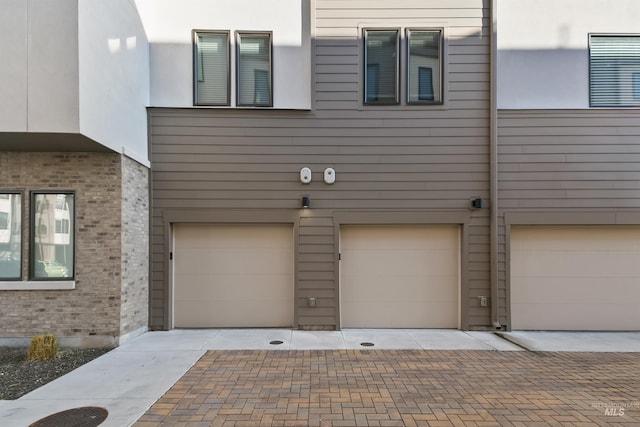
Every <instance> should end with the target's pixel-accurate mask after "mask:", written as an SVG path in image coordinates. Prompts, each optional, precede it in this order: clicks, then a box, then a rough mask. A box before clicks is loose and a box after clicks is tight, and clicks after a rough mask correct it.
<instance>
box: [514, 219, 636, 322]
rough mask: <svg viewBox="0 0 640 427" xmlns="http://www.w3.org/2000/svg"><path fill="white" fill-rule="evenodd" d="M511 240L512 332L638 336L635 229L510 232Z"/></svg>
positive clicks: (524, 230) (518, 230) (562, 229)
mask: <svg viewBox="0 0 640 427" xmlns="http://www.w3.org/2000/svg"><path fill="white" fill-rule="evenodd" d="M511 239H512V240H511V248H512V252H511V292H510V299H511V323H512V328H514V329H551V330H554V329H556V330H558V329H560V330H570V329H576V330H581V329H582V330H640V322H639V321H638V314H636V313H635V311H638V310H637V307H638V306H640V245H639V244H638V242H639V241H640V228H639V227H622V226H620V227H597V226H590V227H546V226H545V227H514V228H513V229H512V232H511ZM630 307H635V308H634V309H633V310H631V309H630Z"/></svg>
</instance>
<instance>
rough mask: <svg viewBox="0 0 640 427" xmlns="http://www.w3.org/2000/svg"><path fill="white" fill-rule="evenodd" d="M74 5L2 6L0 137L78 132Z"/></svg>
mask: <svg viewBox="0 0 640 427" xmlns="http://www.w3.org/2000/svg"><path fill="white" fill-rule="evenodd" d="M76 2H77V0H57V1H55V2H52V1H50V0H29V1H25V0H2V3H0V5H1V11H0V52H1V53H2V66H0V131H3V132H27V131H28V132H77V131H78V85H77V81H78V55H77V50H78V38H77V34H78V19H77V18H78V13H77V7H76Z"/></svg>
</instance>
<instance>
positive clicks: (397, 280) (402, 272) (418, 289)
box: [340, 226, 460, 328]
mask: <svg viewBox="0 0 640 427" xmlns="http://www.w3.org/2000/svg"><path fill="white" fill-rule="evenodd" d="M458 242H459V237H458V227H455V226H406V227H405V226H348V227H346V226H345V227H342V228H341V230H340V254H341V264H340V271H341V280H340V313H341V322H342V327H345V328H457V327H458V319H459V315H458V307H459V303H458V300H459V298H458V294H459V270H460V268H459V253H460V251H459V244H458Z"/></svg>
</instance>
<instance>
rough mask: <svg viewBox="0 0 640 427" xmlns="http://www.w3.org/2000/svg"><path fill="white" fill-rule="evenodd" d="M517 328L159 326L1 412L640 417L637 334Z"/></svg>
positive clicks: (246, 421) (215, 419)
mask: <svg viewBox="0 0 640 427" xmlns="http://www.w3.org/2000/svg"><path fill="white" fill-rule="evenodd" d="M509 334H511V335H504V336H506V337H508V338H509V339H510V340H511V341H517V340H518V339H519V340H520V342H519V345H516V344H514V343H513V342H511V341H509V340H506V339H504V338H501V337H500V336H498V335H496V334H493V333H491V332H462V331H454V330H343V331H333V332H307V331H295V330H289V329H257V330H256V329H246V330H242V329H240V330H238V329H229V330H175V331H169V332H150V333H147V334H144V335H142V336H140V337H138V338H136V339H134V340H132V341H130V342H128V343H126V344H124V345H122V346H121V347H119V348H117V349H115V350H113V351H111V352H109V353H107V354H106V355H104V356H102V357H100V358H98V359H96V360H94V361H92V362H91V363H88V364H86V365H84V366H82V367H80V368H79V369H77V370H75V371H73V372H72V373H70V374H68V375H65V376H64V377H61V378H59V379H58V380H56V381H54V382H52V383H49V384H47V385H45V386H43V387H41V388H40V389H38V390H35V391H33V392H32V393H29V394H27V395H26V396H23V397H22V398H21V399H18V400H15V401H5V402H0V425H2V426H28V425H29V424H31V423H33V422H34V421H36V420H39V419H41V418H43V417H46V416H48V415H50V414H53V413H56V412H59V411H63V410H66V409H70V408H76V407H83V406H99V407H103V408H106V409H107V410H108V411H109V416H108V418H107V420H106V421H105V422H104V423H103V424H101V426H117V427H121V426H128V425H132V424H133V423H135V422H136V420H139V421H138V425H141V426H148V425H160V424H162V425H222V424H225V423H226V424H225V425H242V426H244V425H435V424H438V423H440V422H442V423H444V425H455V424H460V425H464V424H468V425H479V424H486V425H499V424H503V423H517V421H518V420H524V421H525V422H534V421H536V420H539V421H540V420H541V421H542V422H549V423H557V424H564V423H565V421H566V422H570V423H600V424H606V423H607V422H606V421H612V420H617V421H618V422H624V423H630V424H633V423H636V422H640V417H639V415H640V408H638V407H637V406H636V405H638V406H640V403H638V401H637V399H640V397H638V394H637V391H638V388H637V384H640V363H639V362H640V353H633V352H640V344H639V343H640V334H639V333H614V334H606V333H597V334H591V333H588V334H587V333H573V334H570V335H559V334H558V333H529V332H527V333H521V332H513V333H509ZM568 337H570V338H571V339H569V338H568ZM545 343H546V344H545ZM561 343H565V344H566V345H565V346H564V347H563V348H562V347H561V346H560V344H561ZM587 343H589V344H588V345H587ZM634 343H635V346H634ZM363 344H365V345H363ZM368 344H373V345H372V346H370V345H368ZM569 344H571V345H569ZM523 346H524V347H526V348H530V349H531V350H534V351H526V350H525V348H523ZM545 346H548V347H547V348H545ZM584 349H587V350H588V352H587V353H582V351H585V350H584ZM546 351H550V352H549V353H545V352H546ZM576 351H577V352H576ZM616 351H621V352H628V353H615V352H616ZM403 384H404V385H403ZM368 393H373V394H371V395H369V394H368ZM380 399H381V400H380ZM274 402H275V404H274ZM274 405H275V407H274ZM283 405H284V406H283ZM283 408H284V409H283ZM527 408H528V409H529V410H530V411H528V412H527V411H525V410H526V409H527ZM614 409H615V410H616V411H618V412H617V413H618V415H617V416H619V417H620V418H615V419H614V418H610V417H612V416H613V415H612V411H613V410H614ZM619 410H622V414H620V411H619ZM531 411H533V412H531ZM607 411H608V412H607ZM525 412H526V413H525ZM605 412H606V413H605ZM565 416H567V417H569V418H562V417H565ZM519 417H522V418H519ZM589 420H591V421H589ZM189 423H191V424H189ZM301 423H302V424H301ZM474 423H475V424H474Z"/></svg>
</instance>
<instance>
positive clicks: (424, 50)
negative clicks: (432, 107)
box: [407, 30, 442, 103]
mask: <svg viewBox="0 0 640 427" xmlns="http://www.w3.org/2000/svg"><path fill="white" fill-rule="evenodd" d="M407 38H408V49H409V53H408V64H407V69H408V77H407V92H408V95H407V97H408V102H409V103H421V102H422V103H441V102H442V43H441V40H442V32H441V31H440V30H429V31H418V30H410V31H407Z"/></svg>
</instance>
